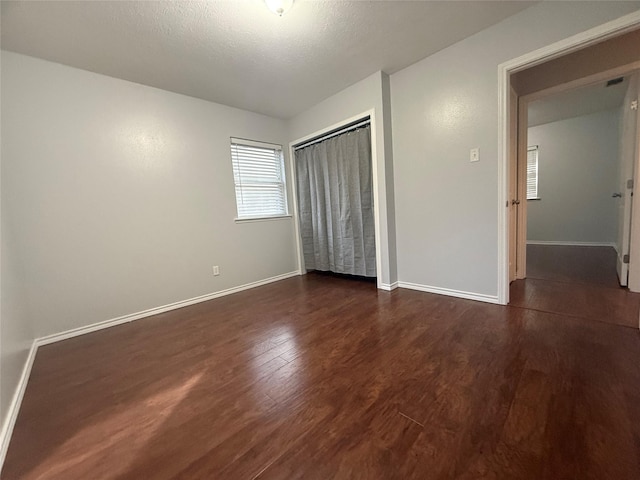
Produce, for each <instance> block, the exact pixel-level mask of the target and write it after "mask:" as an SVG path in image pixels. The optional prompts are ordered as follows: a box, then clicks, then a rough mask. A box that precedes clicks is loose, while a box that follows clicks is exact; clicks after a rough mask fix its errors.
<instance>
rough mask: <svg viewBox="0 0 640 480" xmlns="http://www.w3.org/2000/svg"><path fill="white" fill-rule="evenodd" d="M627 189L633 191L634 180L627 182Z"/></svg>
mask: <svg viewBox="0 0 640 480" xmlns="http://www.w3.org/2000/svg"><path fill="white" fill-rule="evenodd" d="M627 188H628V189H629V190H631V189H632V188H633V178H631V179H629V180H627Z"/></svg>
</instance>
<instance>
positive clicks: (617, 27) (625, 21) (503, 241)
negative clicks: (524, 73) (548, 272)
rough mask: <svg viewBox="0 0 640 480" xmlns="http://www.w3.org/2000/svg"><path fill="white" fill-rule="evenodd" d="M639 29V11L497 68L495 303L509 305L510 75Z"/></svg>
mask: <svg viewBox="0 0 640 480" xmlns="http://www.w3.org/2000/svg"><path fill="white" fill-rule="evenodd" d="M638 27H640V11H636V12H633V13H630V14H627V15H625V16H622V17H620V18H617V19H615V20H612V21H610V22H607V23H604V24H602V25H599V26H597V27H595V28H592V29H590V30H587V31H584V32H581V33H579V34H577V35H573V36H571V37H569V38H566V39H564V40H561V41H559V42H556V43H553V44H551V45H548V46H546V47H543V48H540V49H538V50H535V51H533V52H530V53H528V54H525V55H522V56H520V57H517V58H515V59H512V60H509V61H507V62H504V63H501V64H500V65H498V303H500V304H502V305H507V304H508V303H509V214H508V212H509V208H508V207H509V203H508V202H509V200H510V199H509V173H510V168H511V166H510V165H509V139H510V135H509V127H510V125H509V120H510V118H509V94H510V86H511V82H510V75H511V74H513V73H516V72H518V71H520V70H524V69H526V68H530V67H533V66H535V65H539V64H541V63H545V62H547V61H549V60H553V59H555V58H558V57H561V56H563V55H566V54H568V53H572V52H575V51H576V50H580V49H582V48H585V47H588V46H590V45H593V44H595V43H599V42H602V41H604V40H607V39H609V38H613V37H616V36H618V35H621V34H624V33H627V32H630V31H632V30H635V29H637V28H638ZM569 83H573V82H569ZM565 85H568V84H565ZM547 90H550V89H547ZM505 207H506V208H505ZM525 208H526V207H525Z"/></svg>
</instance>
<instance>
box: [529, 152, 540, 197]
mask: <svg viewBox="0 0 640 480" xmlns="http://www.w3.org/2000/svg"><path fill="white" fill-rule="evenodd" d="M536 199H538V146H537V145H535V146H533V147H529V148H527V200H536Z"/></svg>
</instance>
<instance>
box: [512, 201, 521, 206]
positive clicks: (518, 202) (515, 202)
mask: <svg viewBox="0 0 640 480" xmlns="http://www.w3.org/2000/svg"><path fill="white" fill-rule="evenodd" d="M511 205H520V200H511Z"/></svg>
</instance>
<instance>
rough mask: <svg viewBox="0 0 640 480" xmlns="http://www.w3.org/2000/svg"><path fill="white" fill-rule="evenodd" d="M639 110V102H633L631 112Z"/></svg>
mask: <svg viewBox="0 0 640 480" xmlns="http://www.w3.org/2000/svg"><path fill="white" fill-rule="evenodd" d="M637 109H638V100H633V101H632V102H631V110H637Z"/></svg>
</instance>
